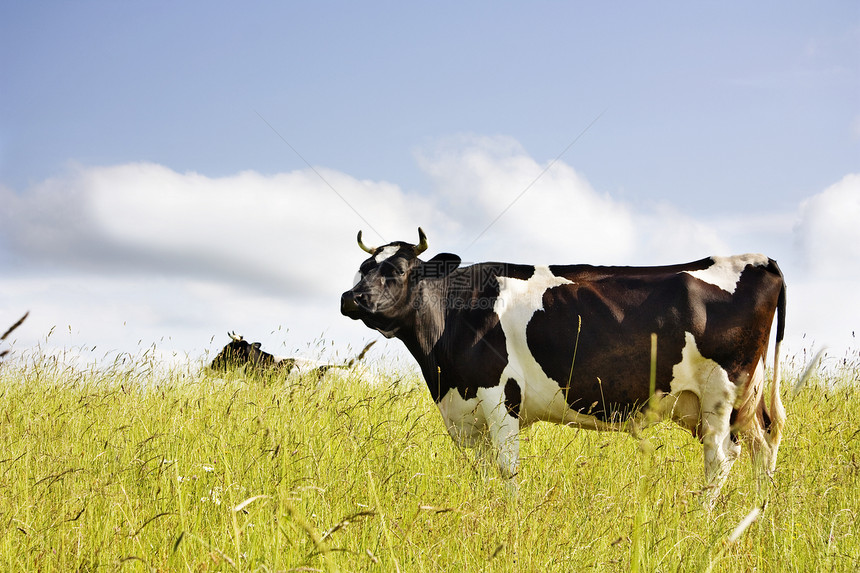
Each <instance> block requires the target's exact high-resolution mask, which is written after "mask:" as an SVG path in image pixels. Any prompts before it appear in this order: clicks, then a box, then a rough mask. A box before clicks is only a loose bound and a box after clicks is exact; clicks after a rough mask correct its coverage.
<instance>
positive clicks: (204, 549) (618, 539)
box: [0, 359, 860, 572]
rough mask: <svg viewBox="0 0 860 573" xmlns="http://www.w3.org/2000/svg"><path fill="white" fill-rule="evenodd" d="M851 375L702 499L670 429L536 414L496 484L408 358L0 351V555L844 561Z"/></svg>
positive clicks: (853, 557)
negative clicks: (230, 360)
mask: <svg viewBox="0 0 860 573" xmlns="http://www.w3.org/2000/svg"><path fill="white" fill-rule="evenodd" d="M382 370H384V368H383V369H382ZM856 377H857V373H856V370H849V369H846V370H845V371H844V373H843V376H842V378H841V379H840V380H834V379H832V378H831V379H828V380H827V383H826V384H824V383H822V382H820V381H816V380H815V379H813V381H812V382H811V383H810V384H809V385H808V386H807V387H806V388H804V389H803V390H802V392H801V393H800V394H799V395H798V396H797V397H796V398H794V399H790V398H789V397H788V395H787V393H786V397H785V400H786V407H787V410H788V424H787V427H786V433H785V438H784V442H783V447H782V449H781V451H780V461H779V464H778V469H777V473H776V475H775V477H774V480H773V483H772V484H770V485H769V487H768V488H766V491H764V492H763V493H761V494H757V493H756V481H755V477H754V475H753V472H752V469H751V464H750V460H749V458H748V456H746V455H744V456H743V457H742V458H741V459H740V460H739V461H738V462H737V463H736V464H735V468H734V469H733V471H732V474H731V476H730V478H729V480H728V482H727V483H726V485H725V487H724V488H723V492H722V494H721V495H720V497H719V498H718V499H717V502H716V505H715V507H714V509H712V510H711V511H708V510H706V509H704V505H703V503H702V496H703V493H702V491H701V486H702V483H703V476H702V474H703V472H702V461H701V460H702V450H701V446H700V445H699V444H698V443H697V442H696V441H695V440H694V439H693V438H692V437H690V436H689V434H687V433H685V432H684V431H683V430H681V429H680V428H677V427H675V426H673V425H670V424H658V425H657V426H655V427H653V428H651V429H649V430H646V431H645V432H644V439H647V440H648V442H649V443H650V444H651V445H653V448H652V449H653V451H652V452H651V453H650V454H647V458H646V456H645V455H643V454H642V453H641V451H640V447H639V445H640V444H639V442H638V441H637V440H634V439H632V438H631V437H630V436H627V435H622V434H608V433H597V432H590V431H584V430H576V429H571V428H563V427H558V426H552V425H546V424H538V425H536V426H535V427H533V428H531V429H530V430H529V431H528V432H527V433H526V434H525V439H524V443H523V448H522V461H521V470H520V488H519V498H518V499H512V498H511V497H510V496H509V495H508V493H507V489H506V488H505V487H503V484H501V483H500V482H499V480H498V479H497V478H494V477H490V478H483V477H481V475H480V472H479V471H478V470H477V469H476V468H475V467H474V464H473V462H472V460H473V456H472V454H471V452H467V451H461V450H459V449H457V448H456V447H455V446H454V445H453V444H452V442H451V440H450V439H449V437H448V434H447V432H446V431H445V429H444V428H443V426H442V422H441V419H440V416H439V414H438V412H437V410H436V408H435V405H434V404H433V402H432V400H431V399H430V397H429V395H428V392H427V391H426V389H425V388H424V385H423V382H422V381H420V380H419V379H417V377H415V376H414V375H412V374H408V375H399V374H397V373H394V372H392V373H390V374H389V375H382V376H381V377H380V378H379V379H378V380H375V383H374V384H367V383H366V382H363V381H361V380H360V379H358V377H357V376H355V375H354V374H351V373H344V372H341V373H338V372H333V373H330V374H329V378H326V379H324V380H323V381H322V382H318V381H317V380H310V379H308V380H302V379H289V380H286V381H284V380H276V379H268V380H259V379H254V380H246V379H242V378H241V377H239V376H227V377H225V378H223V379H222V378H214V377H212V376H210V375H207V374H205V373H203V372H199V371H197V370H196V369H190V370H188V369H186V370H184V371H183V370H175V371H169V372H163V371H159V369H157V368H152V367H151V365H149V364H144V366H143V367H142V368H137V367H136V365H134V364H131V365H128V364H120V363H117V364H115V365H114V367H113V368H110V369H108V370H106V371H99V370H95V369H89V370H83V371H81V370H76V369H72V368H65V367H63V366H62V365H61V363H60V362H58V361H56V360H49V359H45V360H39V359H30V360H27V361H26V362H11V363H8V362H7V363H5V364H4V365H3V366H2V367H0V524H2V526H3V529H2V536H0V569H2V570H7V571H97V570H98V571H118V570H121V571H233V570H237V571H396V570H399V571H404V572H406V571H410V572H411V571H419V572H420V571H488V572H493V571H499V572H501V571H592V570H596V571H629V570H630V569H631V568H633V567H638V568H639V570H641V571H704V570H706V569H708V568H711V570H713V571H751V570H757V571H789V570H803V571H813V570H819V571H825V570H826V571H854V570H857V569H858V568H860V526H858V522H860V493H858V492H860V387H858V385H857V380H856ZM788 385H790V384H786V386H788ZM764 501H767V504H766V507H765V509H764V511H763V512H762V513H761V515H760V516H759V518H758V519H757V520H756V521H754V522H753V523H752V524H751V525H749V527H748V528H747V529H746V530H745V531H743V532H742V533H739V534H738V535H737V538H736V539H735V538H732V539H730V535H731V534H732V532H733V531H734V530H735V529H736V527H737V526H738V524H739V523H740V522H741V521H742V520H743V519H744V517H745V516H747V515H748V514H749V513H750V511H751V510H753V509H754V508H755V507H761V505H762V504H763V502H764ZM637 515H638V516H639V517H638V519H637ZM634 525H635V527H634ZM634 537H635V539H636V543H635V544H634V542H633V540H634ZM634 550H635V551H634ZM634 559H635V563H634Z"/></svg>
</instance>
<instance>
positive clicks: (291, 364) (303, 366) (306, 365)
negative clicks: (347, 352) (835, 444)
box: [209, 332, 376, 376]
mask: <svg viewBox="0 0 860 573" xmlns="http://www.w3.org/2000/svg"><path fill="white" fill-rule="evenodd" d="M227 336H229V337H230V343H229V344H227V346H225V347H224V348H222V349H221V352H219V353H218V355H217V356H215V358H214V359H213V360H212V362H211V363H210V364H209V368H210V369H211V370H215V371H219V372H226V371H228V370H234V369H237V368H242V367H244V368H245V371H246V372H253V373H255V374H257V375H260V374H265V373H273V372H276V373H280V374H282V375H283V376H286V375H288V374H289V373H290V372H293V371H296V372H299V373H302V374H305V373H314V374H316V375H318V376H322V375H323V374H325V373H326V372H327V371H328V370H330V369H332V368H350V367H352V365H353V364H355V363H356V362H358V361H360V360H362V359H363V358H364V355H365V354H367V351H368V350H370V347H371V346H373V345H374V344H376V341H375V340H374V341H372V342H369V343H368V344H367V345H366V346H365V347H364V349H362V351H361V353H360V354H359V355H358V356H356V357H355V358H353V359H351V360H349V361H347V362H345V363H343V364H323V363H320V362H318V361H316V360H309V359H306V358H285V357H282V356H275V355H274V354H269V353H268V352H266V351H264V350H263V349H262V348H261V344H260V343H259V342H248V341H247V340H245V339H244V338H243V337H242V336H241V335H238V334H236V333H235V332H228V333H227Z"/></svg>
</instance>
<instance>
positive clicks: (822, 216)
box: [795, 174, 860, 275]
mask: <svg viewBox="0 0 860 573" xmlns="http://www.w3.org/2000/svg"><path fill="white" fill-rule="evenodd" d="M798 215H799V221H798V223H797V225H796V227H795V237H796V240H797V244H798V248H799V250H800V254H801V256H802V258H803V262H804V263H805V264H806V265H807V267H808V268H809V269H810V270H811V271H813V272H815V273H816V274H821V273H827V274H830V273H836V274H840V275H842V274H843V273H845V272H846V271H848V272H849V273H850V274H852V275H858V274H860V271H858V268H860V225H858V221H860V174H850V175H846V176H845V177H844V178H843V179H842V180H841V181H839V182H837V183H835V184H833V185H831V186H830V187H828V188H827V189H825V190H824V191H823V192H821V193H819V194H817V195H815V196H813V197H810V198H809V199H806V200H805V201H803V203H801V205H800V209H799V213H798Z"/></svg>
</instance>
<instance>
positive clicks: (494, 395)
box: [478, 381, 520, 493]
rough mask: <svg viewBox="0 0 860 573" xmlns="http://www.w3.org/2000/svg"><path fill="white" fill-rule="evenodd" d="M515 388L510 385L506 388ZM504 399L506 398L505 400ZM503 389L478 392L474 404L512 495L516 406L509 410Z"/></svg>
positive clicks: (516, 460) (517, 448) (516, 443)
mask: <svg viewBox="0 0 860 573" xmlns="http://www.w3.org/2000/svg"><path fill="white" fill-rule="evenodd" d="M511 383H513V384H516V383H515V382H513V381H511V382H510V383H509V384H511ZM506 395H507V397H506ZM509 395H510V392H506V391H505V387H502V386H496V387H494V388H480V389H479V390H478V400H479V402H480V404H481V408H482V411H483V413H484V419H485V420H486V423H487V433H488V436H489V443H490V445H491V455H493V456H494V458H495V462H496V466H497V467H498V468H499V473H501V475H502V477H503V478H504V479H505V480H507V482H508V487H509V488H510V489H511V492H512V493H516V476H517V468H518V464H519V455H520V439H519V430H520V423H519V415H518V413H519V403H517V404H516V408H512V407H511V404H510V400H509V399H508V397H509Z"/></svg>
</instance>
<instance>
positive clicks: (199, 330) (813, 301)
mask: <svg viewBox="0 0 860 573" xmlns="http://www.w3.org/2000/svg"><path fill="white" fill-rule="evenodd" d="M416 160H417V162H418V164H419V165H420V167H421V169H422V170H423V171H424V173H425V174H426V176H427V179H428V187H429V189H430V191H429V192H423V193H418V192H413V191H407V190H404V189H401V188H400V187H399V186H397V185H395V184H392V183H388V182H385V181H367V180H359V179H356V178H354V177H351V176H349V175H348V174H345V173H341V172H338V171H336V170H332V169H324V168H315V169H302V170H297V171H292V172H289V173H280V174H273V175H263V174H259V173H255V172H250V171H249V172H242V173H238V174H236V175H233V176H230V177H220V178H210V177H206V176H205V175H201V174H198V173H178V172H176V171H173V170H171V169H169V168H167V167H165V166H162V165H157V164H152V163H133V164H124V165H115V166H109V167H88V166H77V167H73V168H71V169H70V170H69V171H68V172H67V173H66V174H64V175H62V176H60V177H56V178H53V179H50V180H47V181H43V182H41V183H38V184H36V185H33V186H32V187H30V188H28V189H25V190H23V191H13V190H11V189H9V188H2V187H0V204H2V206H3V208H2V210H0V265H2V267H3V272H4V278H3V279H2V280H0V298H2V300H0V311H2V316H18V315H20V314H21V312H23V310H26V309H31V310H33V314H32V315H31V316H32V317H33V318H32V322H31V323H30V325H29V326H31V332H35V333H37V334H35V336H37V337H38V336H43V335H44V333H45V332H47V330H49V329H50V327H51V326H53V325H69V326H70V328H69V329H68V330H69V334H68V337H67V338H66V339H64V340H63V341H60V342H62V343H64V344H72V345H75V344H77V345H80V346H89V345H98V346H101V347H105V346H108V347H109V348H113V349H117V350H124V351H128V347H129V346H133V345H134V344H140V343H141V342H139V341H143V344H146V342H147V341H156V340H162V344H165V345H166V346H167V347H172V348H176V349H181V350H184V351H186V352H188V353H190V354H192V355H197V354H200V353H201V352H202V351H203V350H204V349H215V348H216V347H218V346H219V345H220V344H221V343H223V342H225V341H224V340H222V338H225V335H224V334H223V331H225V330H233V329H236V330H239V331H240V332H242V333H243V334H244V335H245V336H246V337H247V338H252V339H255V340H263V341H264V342H265V343H268V346H269V348H271V349H272V350H273V351H279V350H282V349H284V348H283V347H286V350H289V351H293V350H296V349H301V347H303V346H305V347H306V346H307V344H308V342H309V341H313V340H316V339H318V337H323V338H329V339H331V340H333V341H335V344H334V345H333V347H332V348H329V349H328V351H330V352H345V350H343V349H342V347H343V346H344V345H345V344H347V343H348V344H352V345H358V344H360V343H361V342H362V341H363V340H367V339H369V338H373V337H374V334H373V333H372V332H371V331H369V330H367V329H366V328H365V327H364V326H363V325H361V324H359V323H354V322H351V321H349V320H347V319H345V318H343V317H341V316H340V315H339V312H338V300H339V295H340V293H341V292H342V291H343V290H345V289H347V288H349V286H350V285H351V284H352V283H351V279H352V276H353V275H354V273H355V270H356V268H357V266H358V264H359V262H360V261H361V260H362V258H363V253H361V252H360V251H359V250H358V248H357V246H356V245H355V234H356V231H357V230H359V229H363V230H364V238H365V242H367V243H369V244H370V243H376V244H382V243H386V242H389V241H392V240H407V241H416V240H417V233H416V228H417V227H418V226H419V225H421V226H422V227H423V228H424V229H425V231H427V233H428V236H429V239H430V245H431V251H434V252H436V251H452V252H456V253H458V254H460V255H461V256H462V257H463V259H464V260H465V261H479V260H505V261H509V262H553V263H570V262H590V263H602V264H661V263H669V262H680V261H684V260H692V259H695V258H700V257H702V256H706V255H708V254H727V253H731V252H747V251H758V250H760V251H764V252H766V253H767V254H768V255H770V256H771V257H773V258H776V259H778V260H779V261H780V263H781V264H782V267H783V270H784V272H785V273H786V275H787V276H788V280H789V287H790V289H791V290H790V292H791V295H790V303H789V330H790V331H791V332H793V333H794V336H795V337H796V338H798V339H799V338H800V335H801V334H804V333H808V334H810V335H814V336H815V338H816V339H817V340H818V339H821V338H830V339H836V340H838V341H840V342H843V341H846V340H847V337H848V336H850V334H849V333H850V331H851V330H853V329H854V328H855V326H856V325H855V324H854V323H855V322H856V321H857V320H858V319H860V307H858V304H857V302H856V301H855V297H854V294H853V287H852V284H853V283H854V282H856V280H857V279H858V278H860V277H858V276H857V275H858V274H860V270H858V269H860V230H858V229H860V227H858V226H857V225H856V224H855V223H854V222H855V221H856V220H857V219H858V216H860V174H849V175H846V176H845V177H844V178H843V179H841V180H840V181H838V182H836V183H834V184H833V185H832V186H831V187H829V188H827V189H825V190H823V191H821V192H820V193H818V194H815V195H813V196H811V197H809V198H807V199H806V200H805V201H803V203H801V204H800V205H798V206H797V209H796V211H794V212H788V213H760V214H755V213H743V214H739V215H738V217H735V218H733V219H731V220H725V219H723V220H717V219H713V220H709V219H701V218H699V219H697V218H693V217H690V216H687V215H685V214H684V211H683V206H677V205H669V204H636V203H632V202H629V201H621V200H619V199H616V198H614V197H613V196H612V195H611V194H609V193H605V192H599V191H597V190H595V189H594V188H593V187H592V186H591V185H590V184H589V182H588V181H587V179H586V178H585V177H584V176H583V175H582V174H580V173H578V172H577V171H576V170H575V169H574V168H573V167H572V166H570V165H569V164H567V163H566V162H564V161H563V160H560V161H545V162H540V161H537V160H536V159H534V158H533V157H531V156H530V155H529V154H528V153H527V152H526V151H525V150H524V149H523V148H522V147H521V146H520V145H519V144H518V143H517V142H516V141H515V140H513V139H510V138H506V137H478V136H462V137H458V138H452V139H448V140H444V141H440V142H437V144H436V145H434V146H433V147H431V148H428V149H424V150H420V151H419V152H418V153H416ZM825 287H826V289H827V290H826V292H827V293H828V296H827V297H826V300H822V299H821V297H820V296H819V290H820V289H822V288H825ZM834 307H838V308H834ZM822 317H828V318H827V319H826V320H825V319H822ZM813 329H814V332H813V331H812V330H813ZM287 333H289V334H287ZM31 336H33V335H31ZM213 336H215V340H214V341H211V339H212V337H213ZM165 339H166V341H167V342H164V340H165ZM210 341H211V342H210ZM32 342H33V340H26V339H25V340H22V344H28V343H32ZM847 342H848V343H850V342H851V341H850V340H847ZM802 343H803V342H801V344H802Z"/></svg>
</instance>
